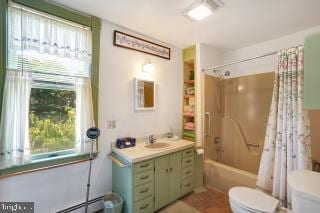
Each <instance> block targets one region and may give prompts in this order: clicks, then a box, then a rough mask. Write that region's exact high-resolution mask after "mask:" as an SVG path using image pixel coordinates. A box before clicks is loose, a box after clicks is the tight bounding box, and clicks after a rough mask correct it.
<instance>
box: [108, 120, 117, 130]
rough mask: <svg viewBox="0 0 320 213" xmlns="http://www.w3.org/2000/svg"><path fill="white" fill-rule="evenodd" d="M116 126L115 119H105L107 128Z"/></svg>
mask: <svg viewBox="0 0 320 213" xmlns="http://www.w3.org/2000/svg"><path fill="white" fill-rule="evenodd" d="M115 128H116V121H115V120H108V121H107V129H115Z"/></svg>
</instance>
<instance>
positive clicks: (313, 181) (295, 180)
mask: <svg viewBox="0 0 320 213" xmlns="http://www.w3.org/2000/svg"><path fill="white" fill-rule="evenodd" d="M288 185H289V187H291V189H293V190H294V191H296V193H297V194H299V195H300V196H304V197H307V198H309V199H311V200H314V201H315V202H320V190H319V189H320V173H318V172H313V171H308V170H296V171H293V172H291V173H289V175H288Z"/></svg>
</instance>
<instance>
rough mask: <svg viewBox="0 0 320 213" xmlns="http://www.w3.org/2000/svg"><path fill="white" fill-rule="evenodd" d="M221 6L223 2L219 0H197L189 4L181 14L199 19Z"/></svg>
mask: <svg viewBox="0 0 320 213" xmlns="http://www.w3.org/2000/svg"><path fill="white" fill-rule="evenodd" d="M222 6H223V3H222V2H221V1H219V0H198V1H196V2H194V3H193V4H192V5H190V6H189V7H188V8H187V9H186V10H185V11H184V12H183V13H182V14H183V15H184V16H186V17H188V18H190V19H192V20H195V21H200V20H202V19H204V18H205V17H207V16H209V15H210V14H211V13H212V12H213V11H214V10H216V9H218V8H220V7H222Z"/></svg>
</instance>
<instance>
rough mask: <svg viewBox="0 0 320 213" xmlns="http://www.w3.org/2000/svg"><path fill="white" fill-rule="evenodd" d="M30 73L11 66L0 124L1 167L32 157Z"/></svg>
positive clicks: (18, 163)
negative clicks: (30, 147)
mask: <svg viewBox="0 0 320 213" xmlns="http://www.w3.org/2000/svg"><path fill="white" fill-rule="evenodd" d="M31 81H32V79H31V73H29V72H21V71H12V70H8V71H7V74H6V80H5V85H4V97H3V102H2V103H3V104H2V113H1V114H2V118H1V124H0V141H1V143H0V169H3V168H7V167H10V166H13V165H21V164H23V163H25V162H27V161H29V160H30V149H29V131H28V129H29V101H30V91H31Z"/></svg>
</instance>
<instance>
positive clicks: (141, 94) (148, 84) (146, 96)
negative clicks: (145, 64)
mask: <svg viewBox="0 0 320 213" xmlns="http://www.w3.org/2000/svg"><path fill="white" fill-rule="evenodd" d="M153 109H155V84H154V81H149V80H143V79H135V110H153Z"/></svg>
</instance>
